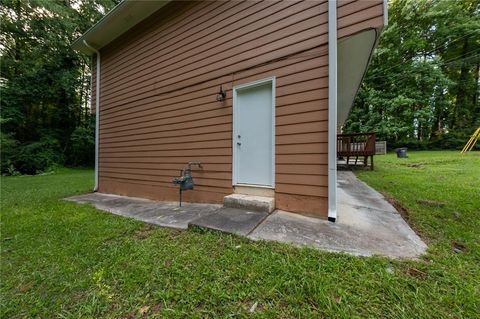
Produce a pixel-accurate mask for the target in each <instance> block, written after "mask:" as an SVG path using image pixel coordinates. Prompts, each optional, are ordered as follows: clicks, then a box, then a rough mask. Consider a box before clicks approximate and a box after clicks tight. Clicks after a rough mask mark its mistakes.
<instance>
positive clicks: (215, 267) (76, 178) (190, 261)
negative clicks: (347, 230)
mask: <svg viewBox="0 0 480 319" xmlns="http://www.w3.org/2000/svg"><path fill="white" fill-rule="evenodd" d="M409 155H410V158H408V159H404V160H400V159H396V158H395V157H394V156H393V155H386V156H377V157H376V158H375V159H376V170H375V171H373V172H370V171H359V172H358V175H359V176H360V178H361V179H363V180H364V181H366V182H367V183H369V184H370V185H372V186H373V187H375V188H376V189H378V190H380V191H382V192H385V193H387V194H388V195H389V196H392V197H394V198H395V199H396V200H397V201H398V202H399V203H400V204H401V205H402V206H403V207H404V208H405V209H407V210H408V214H409V219H410V223H411V224H412V225H413V226H414V227H415V229H417V230H418V231H419V232H420V233H421V236H423V238H424V239H425V240H427V242H428V244H429V250H428V253H427V255H426V256H425V257H424V258H422V260H419V261H401V260H389V259H386V258H381V257H371V258H360V257H353V256H349V255H346V254H336V253H327V252H320V251H316V250H312V249H306V248H305V249H299V248H294V247H290V246H288V245H283V244H277V243H267V242H251V241H249V240H247V239H243V238H239V237H236V236H233V235H226V234H221V233H217V232H211V231H203V230H200V229H191V230H189V231H176V230H171V229H165V228H159V227H155V226H149V225H145V224H143V223H141V222H137V221H134V220H130V219H127V218H122V217H118V216H114V215H111V214H108V213H103V212H101V211H98V210H96V209H94V208H93V207H91V206H89V205H78V204H75V203H72V202H67V201H63V200H62V198H64V197H66V196H68V195H73V194H79V193H84V192H87V191H89V190H90V189H91V186H92V184H93V173H92V171H91V170H67V169H62V170H60V171H58V172H57V173H55V174H51V175H44V176H33V177H28V176H26V177H3V178H2V185H1V190H2V194H1V195H2V198H1V277H0V279H1V284H0V285H1V286H0V289H1V298H0V299H1V300H0V302H1V316H2V317H3V318H11V317H14V318H15V317H39V318H46V317H91V318H98V317H106V318H118V317H124V318H137V317H138V318H143V317H210V318H214V317H215V318H216V317H262V318H263V317H265V318H289V317H295V318H298V317H315V318H318V317H343V318H351V317H355V316H359V317H390V318H419V317H420V318H446V317H448V318H461V317H464V318H473V317H478V313H479V310H480V222H479V221H480V154H479V153H478V152H477V153H472V154H469V155H467V156H461V155H460V154H459V153H458V152H410V153H409ZM455 242H456V243H457V245H458V247H459V248H464V251H463V252H462V251H461V249H460V250H459V251H460V252H455V251H454V249H453V246H452V245H454V243H455ZM462 245H463V246H464V247H463V246H462ZM254 304H257V307H256V309H255V310H254V311H253V313H250V312H249V310H250V308H252V305H254Z"/></svg>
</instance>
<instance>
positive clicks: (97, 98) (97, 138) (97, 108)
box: [83, 40, 100, 192]
mask: <svg viewBox="0 0 480 319" xmlns="http://www.w3.org/2000/svg"><path fill="white" fill-rule="evenodd" d="M83 44H85V46H86V47H87V48H89V49H90V50H92V51H93V52H95V54H96V55H97V68H96V69H97V79H96V80H95V186H94V187H93V191H94V192H96V191H98V153H99V142H100V135H99V130H100V51H98V50H97V49H95V48H94V47H92V46H91V45H89V44H88V43H87V41H85V40H83Z"/></svg>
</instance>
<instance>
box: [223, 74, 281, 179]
mask: <svg viewBox="0 0 480 319" xmlns="http://www.w3.org/2000/svg"><path fill="white" fill-rule="evenodd" d="M232 140H233V163H232V164H233V181H232V182H233V185H247V186H248V185H251V186H256V187H269V188H274V187H275V77H272V78H267V79H263V80H259V81H255V82H251V83H247V84H243V85H239V86H235V87H234V88H233V139H232Z"/></svg>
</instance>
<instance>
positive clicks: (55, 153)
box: [14, 136, 64, 174]
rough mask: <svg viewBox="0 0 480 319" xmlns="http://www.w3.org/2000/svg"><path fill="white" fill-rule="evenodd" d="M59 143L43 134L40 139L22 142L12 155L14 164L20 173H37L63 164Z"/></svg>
mask: <svg viewBox="0 0 480 319" xmlns="http://www.w3.org/2000/svg"><path fill="white" fill-rule="evenodd" d="M63 162H64V161H63V155H62V150H61V147H60V143H59V142H58V140H56V139H55V138H53V137H50V136H45V137H43V138H41V139H40V141H37V142H33V143H28V144H23V145H21V146H20V148H19V151H18V154H17V155H16V156H15V157H14V165H15V167H16V168H17V170H18V171H20V172H21V173H22V174H37V173H39V172H44V171H46V170H48V169H51V168H53V167H55V166H57V165H62V164H63Z"/></svg>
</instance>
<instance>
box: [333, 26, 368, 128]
mask: <svg viewBox="0 0 480 319" xmlns="http://www.w3.org/2000/svg"><path fill="white" fill-rule="evenodd" d="M376 40H377V31H376V30H374V29H371V30H367V31H364V32H361V33H358V34H355V35H352V36H350V37H348V38H345V39H342V40H340V41H338V51H337V54H338V102H337V103H338V104H337V125H343V124H344V123H345V121H346V120H347V117H348V115H349V113H350V110H351V108H352V105H353V101H354V99H355V96H356V95H357V91H358V89H359V87H360V84H361V83H362V80H363V76H364V74H365V72H366V70H367V67H368V62H369V61H370V56H371V54H372V52H373V49H374V47H375V43H376Z"/></svg>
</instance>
